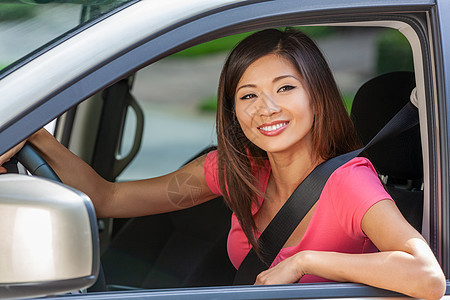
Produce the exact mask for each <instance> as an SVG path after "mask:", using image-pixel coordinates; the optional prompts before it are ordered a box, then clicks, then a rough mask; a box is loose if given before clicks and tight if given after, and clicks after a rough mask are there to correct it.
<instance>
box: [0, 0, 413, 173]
mask: <svg viewBox="0 0 450 300" xmlns="http://www.w3.org/2000/svg"><path fill="white" fill-rule="evenodd" d="M36 2H41V4H36ZM45 2H48V1H45V0H41V1H33V2H32V1H31V0H30V1H26V0H24V1H3V0H0V72H1V69H4V68H6V67H7V66H9V65H11V64H13V63H14V62H15V61H17V60H19V59H23V57H25V56H26V55H27V54H28V53H30V52H33V51H35V50H36V49H38V48H39V47H41V46H43V45H45V44H47V43H48V42H50V41H51V40H53V39H54V38H56V37H58V36H60V35H63V34H66V35H67V32H70V31H71V30H74V28H76V27H77V26H78V25H79V24H80V23H83V22H86V21H87V20H88V17H86V16H88V15H89V14H88V12H87V11H86V7H83V6H82V5H81V4H82V1H74V2H79V3H78V4H77V3H75V4H73V3H72V4H68V3H45ZM301 29H302V30H303V31H304V32H306V33H307V34H308V35H309V36H311V37H312V38H313V39H314V40H315V41H316V42H317V44H318V45H319V47H320V48H321V49H322V51H323V53H324V55H325V57H326V59H327V60H328V62H329V64H330V67H331V69H332V71H333V73H334V75H335V78H336V81H337V83H338V86H339V88H340V90H341V93H342V98H343V101H344V103H345V105H346V107H347V109H350V107H351V103H352V101H353V97H354V95H355V93H356V91H357V89H358V88H359V86H361V85H362V84H363V83H364V82H365V81H366V80H368V79H370V78H372V77H374V76H375V75H377V74H382V73H386V72H390V71H394V70H413V66H412V53H411V49H410V46H409V43H408V41H407V40H406V38H405V37H404V36H403V35H402V34H400V33H399V32H398V31H396V30H392V29H386V28H372V27H371V28H368V27H365V28H357V27H351V28H350V27H324V26H321V27H301ZM248 34H250V33H245V34H239V35H234V36H229V37H225V38H221V39H218V40H214V41H211V42H207V43H205V44H201V45H198V46H195V47H192V48H189V49H186V50H184V51H181V52H179V53H176V54H174V55H172V56H170V57H167V58H164V59H162V60H160V61H158V62H156V63H154V64H152V65H150V66H148V67H146V68H144V69H142V70H140V71H139V72H138V73H137V74H136V75H135V81H134V87H133V94H134V95H135V97H136V99H137V100H138V102H139V103H140V105H141V106H142V108H143V109H144V112H145V129H144V139H143V143H142V148H141V150H140V152H139V154H138V156H137V157H136V158H135V159H134V160H133V162H132V163H131V164H130V166H129V167H127V169H125V171H124V172H123V173H122V174H121V175H120V176H119V180H130V179H141V178H147V177H154V176H159V175H162V174H165V173H167V172H170V171H173V170H175V169H176V168H178V167H179V166H180V165H181V164H183V163H184V162H186V161H187V160H188V159H189V158H190V157H192V156H193V155H194V154H196V153H198V152H200V151H201V150H202V149H203V148H205V147H207V146H209V145H212V144H215V143H216V142H215V141H216V137H215V128H214V123H215V111H216V90H217V85H218V78H219V74H220V71H221V67H222V64H223V63H224V60H225V58H226V55H227V53H228V52H229V50H230V49H231V48H232V47H233V46H234V45H235V44H236V43H237V42H238V41H240V40H241V39H242V38H243V37H245V36H246V35H248ZM127 121H128V120H127ZM133 122H134V120H133V117H130V120H129V124H133ZM127 124H128V123H127ZM129 127H130V129H129V132H132V128H131V127H132V125H130V126H129ZM127 128H128V127H127ZM127 130H128V129H127ZM131 135H132V134H130V137H129V141H127V139H128V135H126V136H125V144H127V143H129V144H131V139H132V137H131ZM125 148H126V146H125Z"/></svg>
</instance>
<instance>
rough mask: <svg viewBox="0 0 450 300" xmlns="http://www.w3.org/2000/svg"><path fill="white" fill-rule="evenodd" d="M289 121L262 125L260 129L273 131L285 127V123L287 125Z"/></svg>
mask: <svg viewBox="0 0 450 300" xmlns="http://www.w3.org/2000/svg"><path fill="white" fill-rule="evenodd" d="M287 123H288V122H284V123H278V124H276V125H271V126H264V127H260V128H259V129H261V130H264V131H273V130H277V129H278V128H280V127H283V126H284V125H287Z"/></svg>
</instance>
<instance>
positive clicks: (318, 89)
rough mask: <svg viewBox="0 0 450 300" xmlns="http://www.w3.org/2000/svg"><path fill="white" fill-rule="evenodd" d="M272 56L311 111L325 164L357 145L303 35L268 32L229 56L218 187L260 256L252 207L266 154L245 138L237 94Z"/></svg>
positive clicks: (222, 89)
mask: <svg viewBox="0 0 450 300" xmlns="http://www.w3.org/2000/svg"><path fill="white" fill-rule="evenodd" d="M268 54H276V55H279V56H280V57H283V58H284V59H286V60H288V61H289V62H291V63H292V65H293V66H294V67H295V68H296V69H297V71H298V72H299V74H300V75H301V78H302V80H303V84H304V85H305V86H306V89H307V91H308V93H309V96H310V99H311V103H312V106H313V108H314V117H315V122H314V125H313V128H312V135H313V147H314V149H313V150H314V152H315V153H316V155H317V158H322V159H324V160H327V159H329V158H332V157H335V156H337V155H340V154H343V153H346V152H349V151H352V150H355V149H357V148H358V147H359V141H358V138H357V135H356V132H355V129H354V127H353V124H352V121H351V120H350V118H349V116H348V114H347V111H346V110H345V107H344V104H343V102H342V99H341V96H340V93H339V90H338V88H337V85H336V82H335V80H334V78H333V75H332V74H331V71H330V69H329V67H328V64H327V63H326V61H325V59H324V57H323V55H322V53H321V52H320V50H319V49H318V47H317V46H316V45H315V43H314V42H313V41H312V40H311V39H310V38H309V37H307V36H306V35H305V34H304V33H302V32H300V31H298V30H295V29H286V30H284V31H280V30H277V29H267V30H263V31H260V32H256V33H254V34H252V35H250V36H248V37H247V38H245V39H244V40H242V41H241V42H240V43H239V44H238V45H237V46H236V47H235V48H234V49H233V51H232V52H231V53H230V55H229V56H228V58H227V61H226V62H225V65H224V67H223V69H222V73H221V76H220V82H219V89H218V108H217V118H216V130H217V139H218V147H217V150H218V163H219V184H220V189H221V192H222V194H223V195H224V198H225V199H226V201H227V203H228V205H229V206H230V207H231V209H232V210H233V212H234V213H235V214H236V217H237V219H238V220H239V222H240V224H241V226H242V229H243V231H244V233H245V235H246V236H247V238H248V240H249V243H250V244H251V245H252V246H253V248H254V249H255V250H256V251H257V252H258V251H259V247H258V244H257V239H256V236H255V233H256V230H257V228H256V224H255V222H254V220H253V217H252V213H251V207H252V204H253V203H257V196H264V195H263V193H262V192H261V191H260V190H259V189H258V188H257V186H256V178H255V175H256V174H255V170H257V169H258V168H264V166H265V162H266V161H267V153H266V152H265V151H263V150H262V149H260V148H258V147H257V146H255V145H254V144H253V143H252V142H250V141H249V140H248V139H247V137H246V136H245V135H244V132H243V131H242V129H241V127H240V125H239V123H238V121H237V119H236V115H235V92H236V87H237V84H238V82H239V80H240V78H241V77H242V75H243V73H244V71H245V70H246V69H247V68H248V67H249V66H250V65H251V64H252V63H253V62H254V61H256V60H257V59H259V58H261V57H263V56H265V55H268Z"/></svg>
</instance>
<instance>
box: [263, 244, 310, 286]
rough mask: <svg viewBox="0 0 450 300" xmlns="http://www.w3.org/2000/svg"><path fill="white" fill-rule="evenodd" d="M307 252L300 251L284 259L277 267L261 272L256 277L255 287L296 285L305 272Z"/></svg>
mask: <svg viewBox="0 0 450 300" xmlns="http://www.w3.org/2000/svg"><path fill="white" fill-rule="evenodd" d="M308 252H309V251H302V252H299V253H296V254H294V255H293V256H291V257H289V258H286V259H285V260H283V261H282V262H280V263H279V264H278V265H276V266H275V267H273V268H270V269H268V270H266V271H264V272H261V273H260V274H259V275H258V276H257V277H256V282H255V285H270V284H288V283H297V282H298V281H299V280H300V279H301V278H302V277H303V276H304V275H306V274H307V271H306V267H305V266H306V257H307V254H308Z"/></svg>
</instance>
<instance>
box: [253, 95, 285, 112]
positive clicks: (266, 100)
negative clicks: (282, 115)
mask: <svg viewBox="0 0 450 300" xmlns="http://www.w3.org/2000/svg"><path fill="white" fill-rule="evenodd" d="M258 100H260V101H259V106H258V112H259V114H260V115H261V116H271V115H273V114H276V113H278V112H280V111H281V107H280V106H279V105H278V104H277V102H276V101H275V100H274V99H273V98H272V97H270V96H269V95H267V94H263V95H261V97H260V98H259V99H258Z"/></svg>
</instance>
